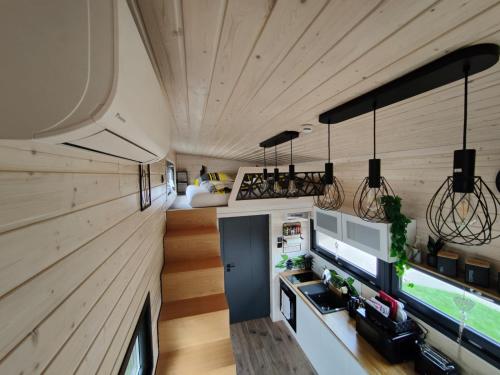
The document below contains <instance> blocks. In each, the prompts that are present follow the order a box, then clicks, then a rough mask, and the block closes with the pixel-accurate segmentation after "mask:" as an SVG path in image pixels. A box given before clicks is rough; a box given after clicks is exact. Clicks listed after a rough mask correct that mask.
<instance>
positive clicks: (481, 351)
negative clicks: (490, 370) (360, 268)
mask: <svg viewBox="0 0 500 375" xmlns="http://www.w3.org/2000/svg"><path fill="white" fill-rule="evenodd" d="M410 267H411V265H410ZM412 268H414V269H415V270H417V271H419V272H422V273H424V274H426V275H428V276H430V277H433V278H435V279H437V280H439V281H442V282H445V283H447V284H450V285H452V286H455V287H458V288H464V285H462V284H460V283H455V282H453V281H451V280H449V279H445V278H442V277H439V275H436V274H433V273H431V272H428V271H426V270H425V269H422V268H419V267H412ZM391 274H392V277H391V279H392V280H391V288H390V294H391V295H392V296H394V297H396V298H397V299H398V300H399V301H401V302H403V303H404V304H405V310H406V311H408V312H409V313H410V314H412V315H414V316H415V317H417V318H418V319H420V320H422V321H424V322H425V323H427V324H428V325H429V326H431V327H432V328H434V329H436V330H437V331H439V332H441V333H442V334H444V335H445V336H447V337H448V338H450V339H452V340H454V341H456V340H457V338H458V329H459V323H457V322H456V321H454V320H453V319H452V318H451V317H449V316H448V315H446V314H444V313H442V312H441V311H439V310H438V309H435V308H432V307H431V306H429V305H427V304H426V303H424V302H423V301H421V300H419V299H417V298H415V297H412V296H411V295H410V294H408V293H405V292H404V291H402V290H401V282H400V278H399V277H398V276H397V275H396V271H395V269H394V268H393V269H392V272H391ZM495 303H497V304H498V301H495ZM461 345H462V346H463V347H465V348H466V349H468V350H469V351H471V352H472V353H474V354H475V355H477V356H478V357H479V358H481V359H483V360H485V361H486V362H488V363H490V364H492V365H493V366H495V367H496V368H500V346H499V345H496V344H495V343H494V342H493V341H492V340H489V339H487V338H486V337H483V336H482V335H480V334H478V333H476V332H474V331H473V330H472V329H470V328H469V327H468V326H467V325H466V326H465V329H464V331H463V333H462V342H461Z"/></svg>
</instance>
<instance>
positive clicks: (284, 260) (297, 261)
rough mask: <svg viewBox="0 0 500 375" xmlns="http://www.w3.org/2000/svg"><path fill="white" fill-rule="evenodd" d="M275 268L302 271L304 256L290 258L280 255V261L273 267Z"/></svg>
mask: <svg viewBox="0 0 500 375" xmlns="http://www.w3.org/2000/svg"><path fill="white" fill-rule="evenodd" d="M274 267H275V268H280V269H283V268H286V269H288V270H292V269H294V268H295V269H302V268H304V255H299V256H296V257H294V258H290V257H289V256H288V255H286V254H282V255H281V260H280V261H279V262H278V263H277V264H276V265H275V266H274Z"/></svg>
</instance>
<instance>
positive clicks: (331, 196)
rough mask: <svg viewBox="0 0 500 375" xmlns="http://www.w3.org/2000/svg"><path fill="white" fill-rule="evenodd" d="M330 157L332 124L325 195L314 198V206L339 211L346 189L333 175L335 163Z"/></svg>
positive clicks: (326, 164) (324, 188)
mask: <svg viewBox="0 0 500 375" xmlns="http://www.w3.org/2000/svg"><path fill="white" fill-rule="evenodd" d="M330 156H331V149H330V123H328V163H325V175H324V177H323V192H322V193H323V194H319V195H317V196H315V197H314V205H315V206H316V207H318V208H322V209H324V210H338V209H340V207H342V204H343V203H344V189H343V188H342V184H341V183H340V181H339V180H338V179H337V178H336V177H335V176H334V175H333V163H332V162H331V160H330Z"/></svg>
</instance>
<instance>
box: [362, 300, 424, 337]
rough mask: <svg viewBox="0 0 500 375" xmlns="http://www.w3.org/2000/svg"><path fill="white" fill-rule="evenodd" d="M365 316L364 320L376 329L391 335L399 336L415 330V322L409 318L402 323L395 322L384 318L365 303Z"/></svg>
mask: <svg viewBox="0 0 500 375" xmlns="http://www.w3.org/2000/svg"><path fill="white" fill-rule="evenodd" d="M365 315H366V318H367V319H370V321H371V322H373V323H374V324H375V325H376V326H377V327H379V328H381V329H383V330H385V331H387V332H389V333H391V334H392V335H399V334H401V333H405V332H410V331H415V330H416V329H417V326H416V324H415V322H414V321H413V320H412V319H411V318H408V319H406V320H405V321H404V322H396V321H394V320H392V319H391V318H386V317H385V316H383V315H382V314H381V313H379V312H378V311H377V310H375V309H374V308H373V307H371V306H370V305H369V304H367V303H365Z"/></svg>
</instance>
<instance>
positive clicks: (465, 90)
mask: <svg viewBox="0 0 500 375" xmlns="http://www.w3.org/2000/svg"><path fill="white" fill-rule="evenodd" d="M464 74H465V86H464V133H463V149H464V150H465V149H466V148H467V147H466V144H467V106H468V96H469V66H468V65H466V66H465V67H464Z"/></svg>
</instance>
